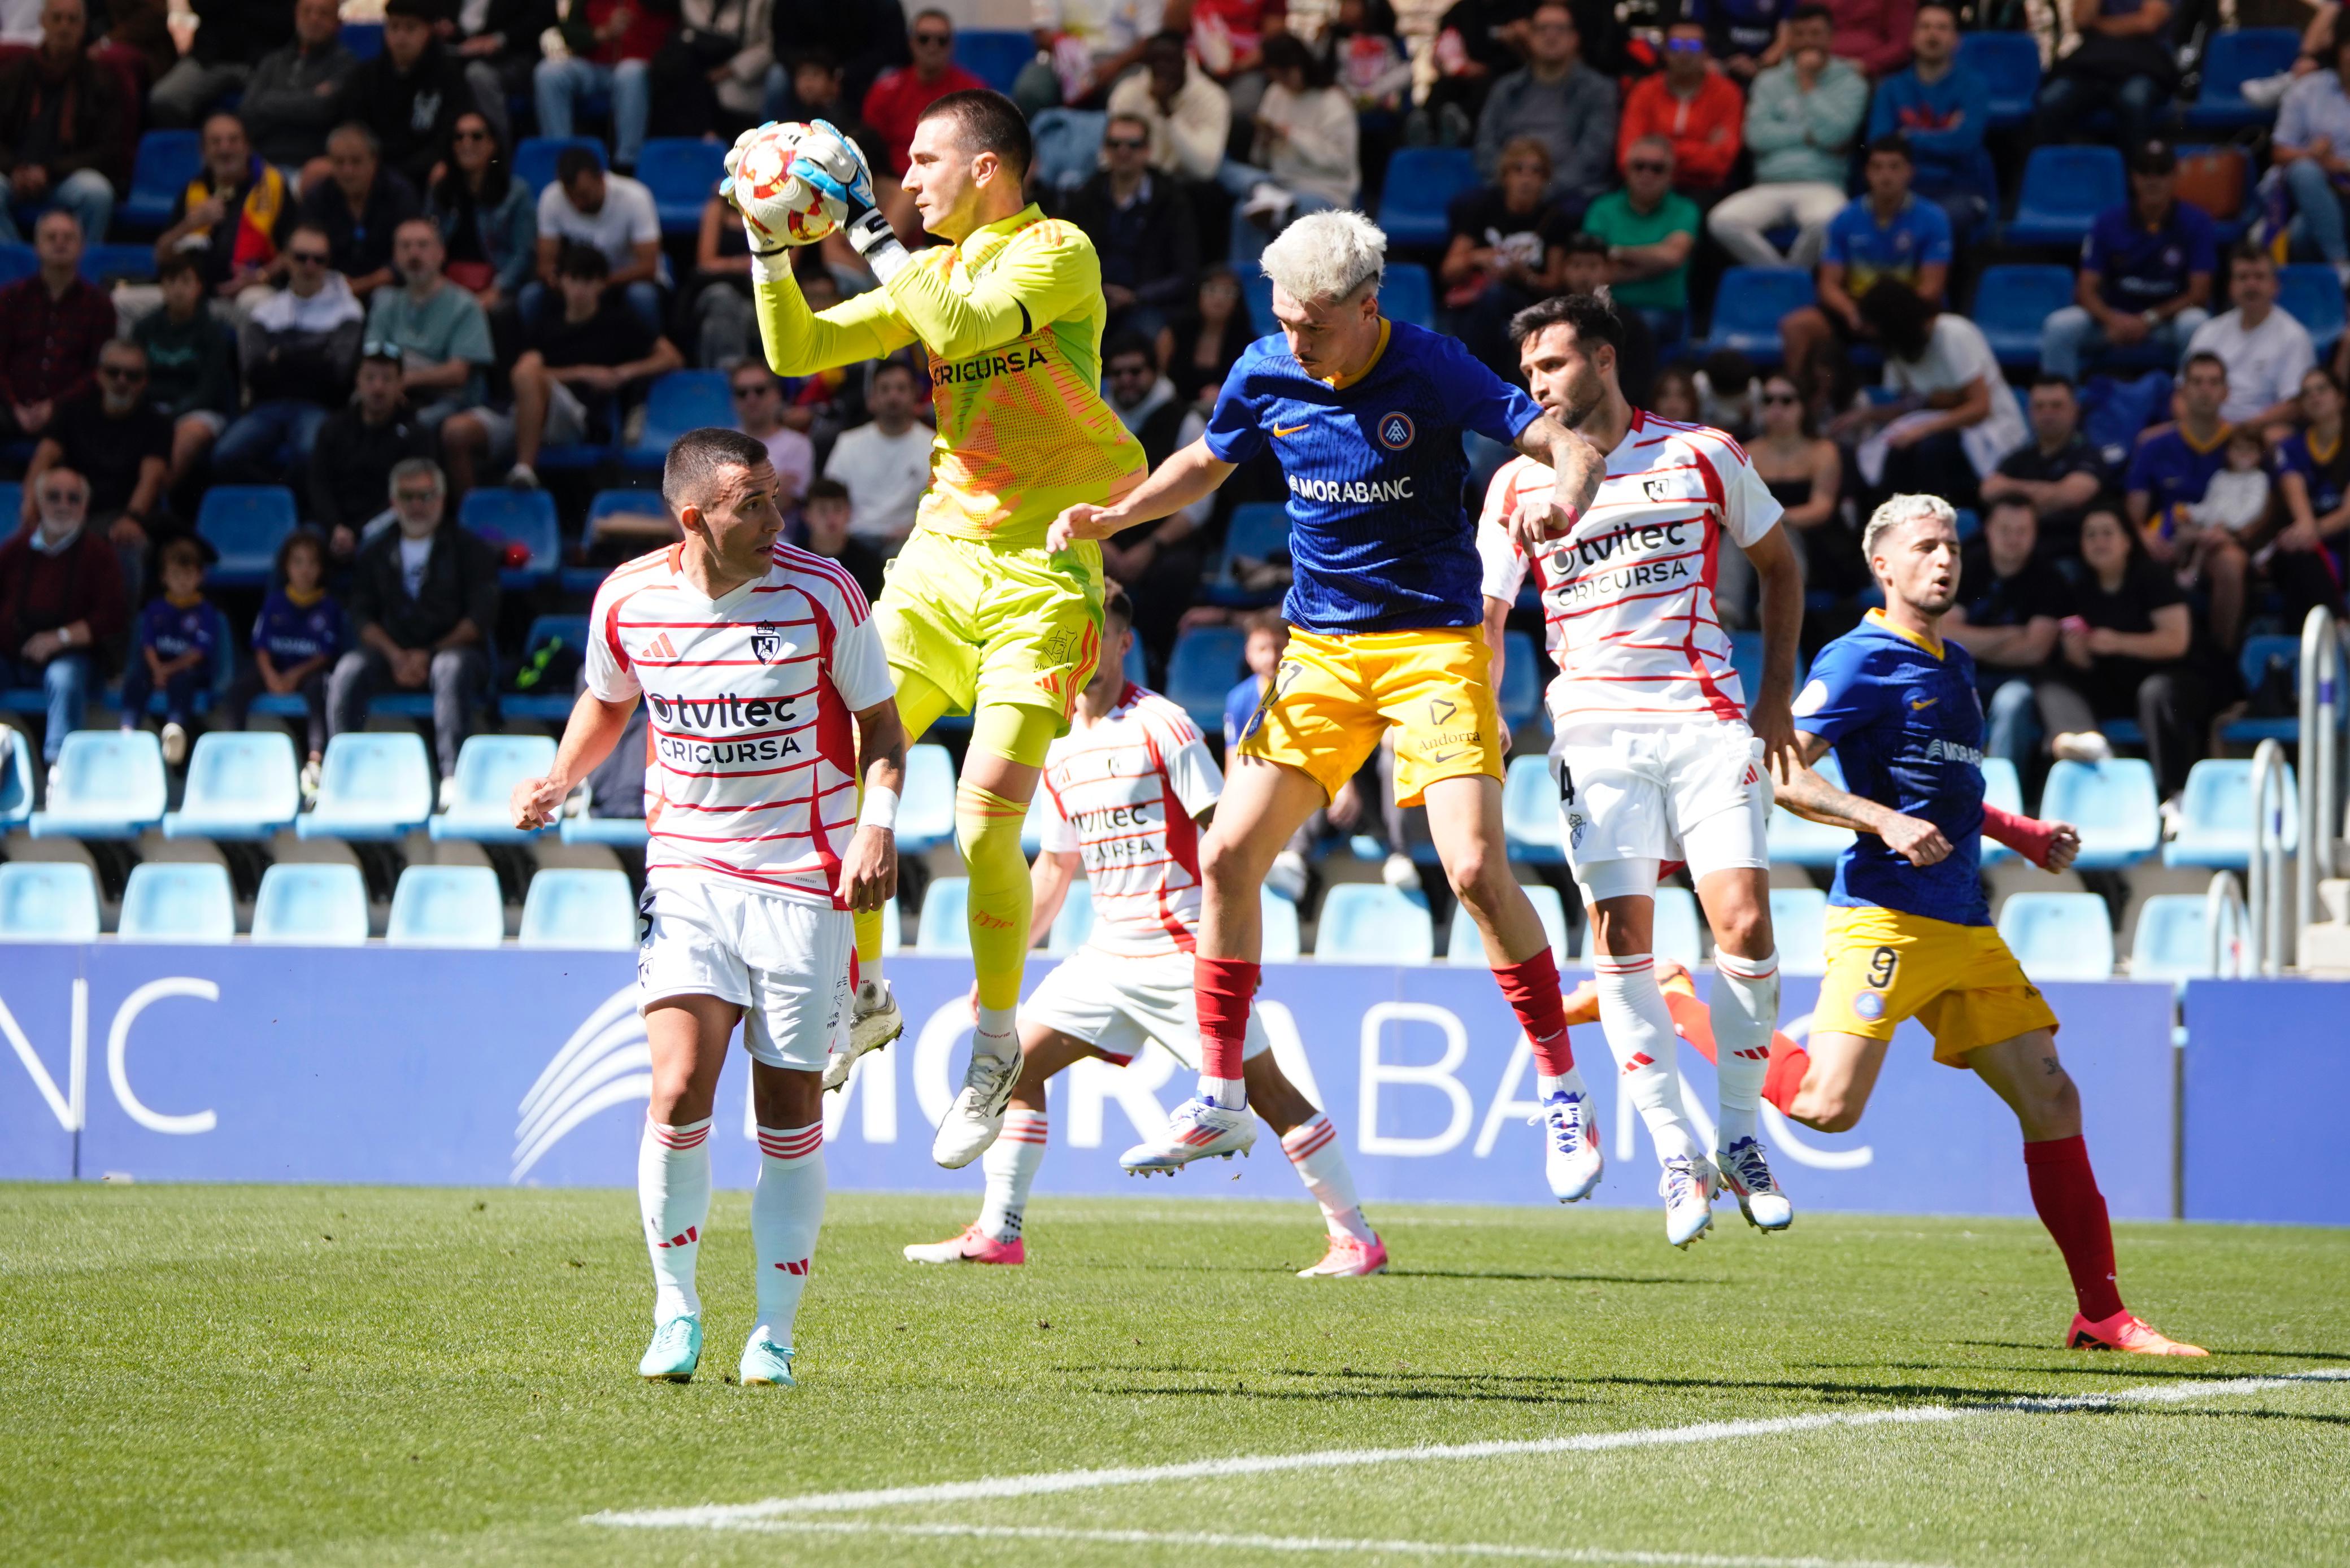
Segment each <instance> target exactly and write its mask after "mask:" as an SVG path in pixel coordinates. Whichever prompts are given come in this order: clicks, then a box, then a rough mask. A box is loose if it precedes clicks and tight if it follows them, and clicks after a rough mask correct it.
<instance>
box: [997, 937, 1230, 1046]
mask: <svg viewBox="0 0 2350 1568" xmlns="http://www.w3.org/2000/svg"><path fill="white" fill-rule="evenodd" d="M1020 1023H1021V1026H1022V1027H1023V1028H1026V1027H1027V1026H1028V1025H1029V1024H1032V1023H1033V1024H1035V1025H1037V1026H1039V1027H1041V1028H1045V1029H1050V1030H1054V1031H1055V1032H1056V1033H1062V1034H1067V1035H1071V1036H1073V1037H1075V1038H1076V1039H1079V1040H1082V1041H1084V1042H1085V1043H1086V1044H1088V1045H1090V1046H1092V1047H1093V1048H1094V1049H1095V1050H1097V1051H1098V1052H1100V1053H1101V1054H1103V1055H1105V1056H1107V1057H1108V1058H1109V1059H1110V1060H1111V1061H1113V1062H1115V1063H1117V1064H1118V1065H1119V1066H1121V1067H1123V1066H1124V1065H1126V1064H1128V1062H1131V1061H1133V1060H1134V1059H1135V1057H1136V1056H1138V1055H1139V1054H1141V1051H1142V1048H1143V1046H1145V1045H1147V1044H1149V1043H1150V1042H1151V1041H1153V1040H1156V1041H1158V1042H1159V1044H1161V1045H1164V1046H1166V1047H1167V1050H1168V1052H1169V1054H1171V1055H1172V1056H1173V1057H1174V1058H1175V1060H1177V1061H1178V1062H1180V1063H1182V1064H1183V1065H1185V1066H1186V1067H1189V1068H1191V1070H1192V1071H1193V1072H1195V1073H1196V1072H1198V1071H1199V1070H1200V1014H1199V1012H1198V1010H1197V1008H1196V1007H1195V1005H1194V1004H1193V1002H1192V999H1191V954H1190V953H1185V952H1174V953H1161V954H1159V955H1158V956H1157V957H1154V958H1119V957H1118V956H1117V955H1115V954H1113V953H1105V952H1100V951H1097V950H1095V949H1092V948H1082V949H1080V950H1077V951H1076V952H1074V953H1072V954H1070V955H1069V956H1068V957H1067V958H1066V959H1064V960H1062V961H1061V963H1060V965H1059V967H1058V968H1056V969H1055V970H1054V971H1053V972H1052V973H1050V974H1048V975H1046V976H1045V978H1044V980H1043V981H1041V982H1039V984H1038V985H1037V987H1036V989H1035V992H1033V993H1031V994H1030V996H1029V998H1028V1000H1027V1001H1025V1002H1022V1003H1021V1004H1020ZM1270 1044H1273V1042H1272V1040H1271V1038H1270V1037H1268V1036H1267V1035H1266V1033H1265V1032H1264V1025H1263V1023H1259V1022H1258V1021H1257V1016H1256V1013H1255V1012H1254V1011H1253V1010H1252V1011H1251V1012H1250V1013H1249V1021H1248V1037H1247V1040H1246V1042H1245V1043H1244V1044H1243V1045H1242V1047H1241V1057H1242V1059H1243V1061H1245V1060H1247V1059H1248V1058H1249V1057H1252V1056H1254V1055H1255V1054H1257V1053H1259V1052H1260V1051H1263V1050H1264V1049H1265V1048H1266V1047H1267V1046H1268V1045H1270Z"/></svg>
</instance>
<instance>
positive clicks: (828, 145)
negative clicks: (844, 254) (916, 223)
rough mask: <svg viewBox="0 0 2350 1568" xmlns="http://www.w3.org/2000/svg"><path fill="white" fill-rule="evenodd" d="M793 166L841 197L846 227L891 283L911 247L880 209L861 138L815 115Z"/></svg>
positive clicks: (798, 173)
mask: <svg viewBox="0 0 2350 1568" xmlns="http://www.w3.org/2000/svg"><path fill="white" fill-rule="evenodd" d="M791 171H792V172H793V173H794V174H795V175H796V176H798V177H799V178H800V179H802V180H805V181H806V182H808V183H809V184H810V185H811V186H813V187H814V188H815V189H816V190H817V191H820V192H823V193H824V194H825V195H826V196H827V197H830V198H833V199H836V200H837V201H838V202H840V203H841V205H842V207H843V208H844V209H845V210H846V212H847V220H846V221H845V222H844V223H842V224H841V233H842V234H845V235H846V236H847V240H848V243H849V244H850V245H851V246H853V247H854V248H855V249H856V251H857V254H858V255H861V256H863V257H864V258H865V262H866V265H868V266H870V267H871V268H872V269H873V273H874V275H875V276H877V277H879V279H880V280H881V281H882V282H883V283H888V282H889V278H890V275H892V274H894V273H895V272H896V271H897V270H898V269H899V267H901V266H903V265H906V261H907V259H908V258H907V255H906V247H905V246H904V245H902V244H899V242H898V234H897V231H896V230H894V229H892V228H890V226H889V220H888V219H887V218H885V217H883V216H882V215H881V214H880V213H879V212H878V211H876V210H875V207H874V204H873V203H874V197H873V170H872V168H871V166H870V165H868V163H867V162H866V161H865V154H864V153H863V152H862V151H859V150H858V146H857V143H855V142H854V141H851V140H849V139H848V138H847V137H846V136H843V135H842V134H841V133H840V131H839V130H837V129H836V128H835V127H834V126H833V124H832V122H831V121H829V120H823V119H818V120H813V121H811V122H809V124H808V125H807V126H806V128H805V130H804V132H803V134H802V135H801V137H800V138H799V140H798V143H797V146H796V149H795V152H794V154H793V157H792V162H791Z"/></svg>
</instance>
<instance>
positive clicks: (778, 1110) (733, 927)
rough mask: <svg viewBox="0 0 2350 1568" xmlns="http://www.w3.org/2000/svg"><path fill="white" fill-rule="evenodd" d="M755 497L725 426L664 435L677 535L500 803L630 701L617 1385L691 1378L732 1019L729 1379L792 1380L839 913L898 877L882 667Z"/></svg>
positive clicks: (590, 745) (625, 573)
mask: <svg viewBox="0 0 2350 1568" xmlns="http://www.w3.org/2000/svg"><path fill="white" fill-rule="evenodd" d="M777 489H778V481H777V480H776V478H775V469H774V468H773V467H772V466H771V465H770V464H769V462H768V461H767V452H766V449H765V448H764V447H763V446H761V445H760V444H759V443H758V442H757V441H754V440H753V439H752V438H751V437H749V436H746V435H743V433H742V432H740V431H727V430H716V429H703V430H695V431H687V432H686V433H685V434H684V435H682V436H681V437H679V438H678V441H677V443H676V444H675V445H674V446H672V447H671V448H670V452H669V458H668V461H667V463H666V464H665V466H664V467H663V470H662V472H661V499H662V501H663V502H664V503H665V504H667V505H668V507H669V510H670V514H671V515H672V516H674V517H675V518H676V519H677V521H678V525H679V527H680V528H681V530H682V531H683V533H684V539H683V541H682V542H681V543H679V544H675V545H667V546H664V547H663V548H661V549H660V550H656V551H654V552H653V553H652V554H651V555H650V556H639V557H638V558H637V559H636V560H633V561H631V562H629V564H628V565H626V566H621V567H620V568H619V569H618V570H617V571H615V572H613V573H612V575H611V576H608V577H607V578H605V579H604V586H603V587H601V588H598V590H597V593H596V607H595V610H594V613H593V614H592V615H591V616H590V618H589V620H588V625H589V626H590V627H591V628H593V629H592V630H591V632H590V634H589V636H588V639H587V690H585V691H582V692H581V693H580V694H579V701H577V703H576V704H574V706H573V707H572V710H571V720H570V722H569V723H568V724H567V725H566V726H565V728H564V732H563V743H562V744H561V746H559V747H558V748H557V749H556V754H555V767H554V771H552V772H551V773H549V774H547V775H546V777H545V778H540V779H529V780H525V782H523V783H521V784H516V785H515V790H514V800H513V810H514V822H515V826H516V827H522V828H534V827H541V826H546V824H547V823H548V822H550V821H552V820H554V818H555V817H556V815H557V814H558V813H560V812H561V810H562V809H563V802H564V799H565V797H566V796H567V795H568V794H570V793H571V791H572V789H573V787H574V786H576V785H577V784H578V783H579V781H580V780H581V779H583V778H585V777H586V776H587V774H588V773H589V772H590V771H591V770H593V769H594V768H595V766H596V765H597V764H598V763H600V762H602V761H603V760H604V758H605V757H606V755H608V753H610V752H611V750H612V747H613V745H614V744H615V743H616V742H618V741H619V738H620V733H621V732H622V731H623V730H625V729H626V728H627V727H628V723H629V715H630V714H631V713H632V712H633V711H635V709H636V706H637V704H638V703H639V701H641V702H643V703H644V704H645V708H646V723H647V731H648V736H649V740H650V753H651V755H650V759H649V763H648V767H647V771H646V774H645V789H646V794H647V795H648V796H649V797H650V805H648V806H647V809H646V811H645V826H646V829H647V830H648V832H649V833H650V845H649V847H648V848H647V850H646V852H645V891H644V897H643V898H642V900H641V902H640V903H639V906H638V912H639V919H640V921H641V930H642V935H641V937H640V939H639V949H638V954H637V991H638V997H639V1006H640V1008H641V1010H642V1011H643V1013H644V1019H645V1040H646V1044H647V1045H648V1046H649V1048H650V1051H651V1053H652V1095H651V1099H652V1103H651V1106H650V1108H649V1111H648V1115H647V1118H646V1122H645V1131H644V1138H643V1142H642V1144H641V1145H640V1146H639V1151H638V1156H637V1201H638V1206H639V1210H640V1211H641V1213H642V1215H643V1218H644V1225H645V1242H646V1245H647V1246H648V1247H649V1248H650V1251H651V1253H652V1266H653V1285H654V1290H653V1338H652V1344H651V1345H650V1347H648V1348H647V1350H646V1351H645V1355H644V1359H643V1360H642V1361H641V1362H639V1364H638V1367H637V1371H638V1375H639V1376H643V1377H647V1378H652V1379H657V1380H665V1381H669V1382H677V1383H682V1382H684V1381H686V1380H688V1379H689V1378H691V1376H693V1374H694V1371H695V1369H696V1368H697V1367H698V1366H700V1365H701V1361H702V1297H701V1294H700V1293H699V1292H698V1291H697V1290H696V1288H695V1282H694V1266H695V1262H696V1260H697V1258H698V1256H699V1254H700V1251H701V1242H702V1225H703V1224H704V1223H705V1222H706V1221H707V1220H708V1219H709V1216H710V1147H709V1141H710V1129H711V1124H712V1107H713V1106H714V1103H715V1101H716V1097H717V1094H718V1078H719V1074H720V1072H721V1070H722V1069H723V1067H724V1066H725V1064H726V1055H727V1043H728V1041H729V1040H730V1039H731V1038H732V1037H733V1033H734V1026H735V1025H736V1024H737V1023H740V1024H741V1025H742V1026H743V1047H744V1049H746V1050H747V1051H749V1052H750V1054H751V1099H752V1105H753V1108H754V1111H755V1112H756V1114H757V1118H758V1120H757V1127H758V1139H759V1182H758V1186H757V1187H756V1188H755V1189H753V1191H752V1194H751V1242H752V1251H753V1253H754V1257H755V1259H756V1262H757V1273H756V1275H755V1279H756V1285H757V1300H758V1314H759V1315H758V1322H757V1323H756V1324H755V1325H754V1327H753V1329H752V1331H751V1336H750V1339H749V1340H748V1342H746V1343H745V1344H744V1345H743V1359H742V1362H741V1365H740V1366H739V1368H738V1374H739V1376H740V1378H741V1380H742V1382H743V1384H745V1385H746V1386H752V1385H762V1384H764V1385H771V1386H780V1387H785V1388H788V1387H791V1386H792V1358H793V1355H795V1350H794V1346H793V1344H792V1324H793V1322H794V1319H795V1317H796V1316H797V1314H798V1312H799V1304H800V1295H801V1293H802V1292H804V1291H805V1290H806V1288H807V1282H808V1270H809V1267H810V1265H811V1263H812V1262H813V1260H814V1257H815V1253H816V1231H817V1228H818V1227H819V1226H820V1225H821V1224H822V1223H823V1221H824V1193H825V1174H824V1114H823V1109H822V1105H823V1099H824V1088H823V1074H824V1067H825V1063H826V1061H827V1059H828V1057H829V1055H830V1054H831V1051H832V1048H833V1045H834V1044H835V1043H836V1039H837V1038H845V1036H846V1033H847V1029H846V1025H847V1005H848V955H849V951H850V949H851V947H852V946H853V944H854V940H855V938H854V929H853V927H852V925H851V918H850V912H851V911H852V910H858V909H879V908H880V907H881V906H882V905H883V903H884V902H886V901H887V900H888V899H889V896H890V894H891V893H892V892H894V891H895V890H896V888H897V881H898V848H897V840H896V836H895V834H894V832H893V830H892V823H893V819H894V814H895V812H896V808H897V799H898V789H899V784H900V783H901V782H902V781H903V778H904V774H905V762H906V738H905V732H904V731H903V729H902V728H901V727H900V726H899V722H898V710H897V705H896V702H895V701H893V699H892V697H891V695H890V687H889V660H888V659H887V657H886V656H885V655H884V654H883V652H882V649H881V639H880V636H879V633H878V632H877V631H876V629H875V628H874V625H873V618H872V616H871V615H870V614H869V613H868V608H867V606H866V603H865V594H864V592H863V590H862V589H860V588H858V586H857V582H856V579H855V578H853V577H851V576H849V575H848V574H847V572H846V571H844V570H842V569H841V568H840V567H839V566H836V565H834V564H833V563H832V562H831V561H829V560H827V559H826V558H825V557H823V556H814V555H810V554H809V553H807V552H806V551H805V550H797V549H794V548H793V547H792V546H791V545H785V544H781V543H779V542H778V540H777V535H779V534H780V533H781V532H782V530H783V525H784V516H783V513H782V512H781V510H779V508H778V506H777ZM851 722H854V723H855V726H856V738H855V740H854V741H853V742H852V739H851V736H850V724H851ZM860 781H861V782H862V783H863V784H864V786H865V793H864V805H863V810H862V813H861V814H860V812H859V809H858V784H859V782H860Z"/></svg>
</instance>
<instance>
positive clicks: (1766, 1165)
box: [1713, 1137, 1795, 1236]
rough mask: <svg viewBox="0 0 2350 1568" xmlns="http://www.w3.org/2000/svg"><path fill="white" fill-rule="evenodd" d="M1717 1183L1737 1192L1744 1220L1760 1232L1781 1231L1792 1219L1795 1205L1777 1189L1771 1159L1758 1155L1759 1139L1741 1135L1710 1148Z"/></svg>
mask: <svg viewBox="0 0 2350 1568" xmlns="http://www.w3.org/2000/svg"><path fill="white" fill-rule="evenodd" d="M1713 1158H1714V1162H1715V1165H1716V1168H1719V1169H1720V1170H1721V1184H1722V1185H1723V1186H1724V1187H1727V1188H1728V1189H1730V1190H1731V1191H1732V1192H1734V1193H1736V1194H1737V1195H1738V1207H1739V1210H1740V1211H1741V1212H1742V1213H1743V1214H1744V1215H1745V1216H1746V1222H1747V1223H1748V1224H1749V1225H1752V1226H1753V1227H1754V1228H1755V1229H1756V1230H1757V1231H1762V1232H1763V1234H1764V1235H1766V1236H1767V1235H1769V1234H1771V1233H1772V1232H1773V1231H1784V1230H1785V1229H1786V1228H1787V1227H1788V1226H1790V1225H1792V1224H1794V1222H1795V1206H1794V1204H1793V1203H1790V1202H1788V1201H1787V1195H1786V1194H1785V1193H1783V1192H1782V1191H1780V1190H1779V1183H1778V1181H1777V1180H1776V1179H1774V1178H1773V1176H1772V1174H1771V1163H1770V1161H1769V1160H1767V1159H1765V1158H1763V1140H1762V1139H1761V1138H1755V1137H1742V1138H1740V1139H1739V1140H1738V1141H1737V1142H1736V1143H1733V1144H1731V1146H1730V1147H1728V1148H1724V1149H1717V1150H1715V1151H1714V1157H1713Z"/></svg>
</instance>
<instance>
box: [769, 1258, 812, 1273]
mask: <svg viewBox="0 0 2350 1568" xmlns="http://www.w3.org/2000/svg"><path fill="white" fill-rule="evenodd" d="M775 1267H777V1268H779V1269H781V1270H783V1271H784V1272H785V1273H787V1274H805V1273H806V1272H808V1261H807V1260H806V1258H801V1259H799V1260H798V1261H796V1262H789V1263H777V1264H776V1265H775Z"/></svg>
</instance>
